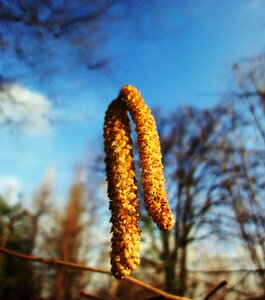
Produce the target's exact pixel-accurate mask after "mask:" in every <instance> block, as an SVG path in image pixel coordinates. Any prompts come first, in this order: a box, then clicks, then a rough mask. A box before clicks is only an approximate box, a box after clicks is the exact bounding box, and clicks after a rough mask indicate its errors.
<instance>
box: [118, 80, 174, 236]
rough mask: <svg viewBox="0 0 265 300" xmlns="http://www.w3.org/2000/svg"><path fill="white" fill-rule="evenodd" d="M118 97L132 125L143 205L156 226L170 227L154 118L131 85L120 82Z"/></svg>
mask: <svg viewBox="0 0 265 300" xmlns="http://www.w3.org/2000/svg"><path fill="white" fill-rule="evenodd" d="M120 97H121V98H122V100H123V101H124V102H125V104H126V107H127V109H128V111H129V112H130V114H131V117H132V119H133V121H134V123H135V125H136V132H137V135H138V147H139V156H140V167H141V169H142V184H143V191H144V200H145V204H146V208H147V210H148V212H149V214H150V215H151V216H152V218H153V221H154V222H155V223H156V224H157V225H158V227H159V228H160V229H166V230H170V229H171V228H172V227H173V225H174V217H173V215H172V213H171V210H170V207H169V205H168V201H167V193H166V190H165V179H164V176H163V165H162V156H161V151H160V142H159V137H158V132H157V129H156V124H155V119H154V117H153V115H152V113H151V110H150V109H149V107H148V106H147V105H146V104H145V102H144V100H143V98H142V96H141V94H140V93H139V92H138V90H137V89H136V88H135V87H133V86H131V85H126V86H124V87H123V88H122V89H121V92H120Z"/></svg>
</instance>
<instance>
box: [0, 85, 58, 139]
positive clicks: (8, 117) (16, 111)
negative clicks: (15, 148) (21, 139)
mask: <svg viewBox="0 0 265 300" xmlns="http://www.w3.org/2000/svg"><path fill="white" fill-rule="evenodd" d="M52 115H53V112H52V106H51V102H50V101H49V100H48V99H47V98H46V97H45V96H43V95H41V94H38V93H36V92H32V91H30V90H29V89H27V88H25V87H23V86H20V85H18V84H14V85H8V86H5V88H4V90H2V91H0V126H1V125H8V126H12V127H15V128H16V129H19V130H22V131H23V132H24V133H30V134H40V133H46V132H47V131H48V130H49V128H50V124H49V121H50V120H51V119H52Z"/></svg>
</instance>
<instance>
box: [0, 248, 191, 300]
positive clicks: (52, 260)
mask: <svg viewBox="0 0 265 300" xmlns="http://www.w3.org/2000/svg"><path fill="white" fill-rule="evenodd" d="M0 252H2V253H5V254H7V255H11V256H15V257H17V258H20V259H24V260H29V261H36V262H41V263H46V264H50V265H57V266H67V267H70V268H73V269H80V270H84V271H92V272H97V273H102V274H107V275H110V276H112V274H111V273H110V272H109V271H107V270H104V269H100V268H94V267H89V266H85V265H82V264H77V263H74V262H69V261H64V260H61V259H57V258H44V257H39V256H33V255H28V254H23V253H19V252H16V251H12V250H9V249H7V248H5V247H1V246H0ZM122 280H126V281H129V282H131V283H134V284H137V285H139V286H141V287H143V288H145V289H147V290H150V291H152V292H154V293H157V294H159V295H161V296H163V297H165V298H166V299H173V300H191V299H190V298H185V297H180V296H176V295H173V294H170V293H167V292H164V291H162V290H160V289H158V288H155V287H153V286H151V285H149V284H147V283H145V282H142V281H140V280H138V279H136V278H133V277H130V276H127V277H124V278H123V279H122Z"/></svg>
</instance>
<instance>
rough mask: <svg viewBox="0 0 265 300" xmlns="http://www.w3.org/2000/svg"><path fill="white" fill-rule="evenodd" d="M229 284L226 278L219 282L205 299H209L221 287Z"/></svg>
mask: <svg viewBox="0 0 265 300" xmlns="http://www.w3.org/2000/svg"><path fill="white" fill-rule="evenodd" d="M226 285H227V281H226V280H222V281H221V282H219V283H218V284H217V285H216V286H215V287H214V288H213V289H212V290H211V291H210V292H209V293H208V294H207V295H206V296H205V297H204V300H209V299H210V298H211V297H212V296H213V295H214V294H216V293H217V292H218V291H219V290H220V289H221V288H223V287H224V286H226Z"/></svg>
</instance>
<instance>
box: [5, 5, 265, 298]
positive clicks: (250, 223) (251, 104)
mask: <svg viewBox="0 0 265 300" xmlns="http://www.w3.org/2000/svg"><path fill="white" fill-rule="evenodd" d="M264 20H265V1H263V0H249V1H246V0H231V1H228V0H227V1H214V0H205V1H196V0H193V1H192V0H186V1H184V0H163V1H162V0H153V1H145V0H138V1H135V0H134V1H131V0H128V1H121V0H97V1H89V0H76V1H68V0H61V1H59V0H38V1H33V0H32V1H31V0H22V1H4V0H0V51H1V56H0V143H1V144H0V145H1V147H0V171H1V172H0V245H1V246H3V247H6V248H8V249H12V250H15V251H19V252H22V253H27V254H31V255H37V256H43V257H55V258H61V259H64V260H69V261H74V262H78V263H83V264H87V265H89V266H95V267H101V268H105V269H109V268H110V266H109V252H110V239H111V234H110V233H109V231H110V224H109V218H110V213H109V210H108V206H109V200H108V197H107V193H106V181H105V169H104V168H105V166H104V151H103V138H102V132H103V121H104V115H105V111H106V109H107V107H108V105H109V104H110V102H111V101H112V100H113V99H114V98H116V97H117V95H118V93H119V90H120V88H121V87H122V86H123V85H125V84H131V85H134V86H135V87H136V88H137V89H138V90H139V91H140V92H141V94H142V96H143V97H144V99H145V102H146V103H147V104H148V105H149V107H150V108H151V109H152V112H153V114H154V115H155V118H156V121H157V128H158V131H159V135H160V139H161V151H162V154H163V160H164V166H165V168H164V171H165V177H166V181H167V191H168V197H169V202H170V205H171V208H172V210H173V213H174V215H175V217H176V225H175V228H174V229H173V230H172V231H171V232H170V233H168V232H160V231H159V230H158V229H157V228H156V227H155V226H154V225H153V224H152V222H151V220H150V218H149V217H148V215H147V214H146V211H145V209H144V205H142V195H141V192H140V195H139V196H140V201H141V230H142V237H141V265H140V267H139V268H138V269H137V270H136V271H134V272H133V276H135V277H136V278H138V279H140V280H143V281H145V282H147V283H149V284H152V285H153V286H156V287H159V288H161V289H164V290H166V291H168V292H170V293H173V294H177V295H181V296H186V297H192V298H194V299H203V298H204V296H205V295H206V294H207V293H208V292H209V291H210V290H211V289H212V288H213V287H214V286H216V284H218V283H219V282H220V281H221V280H227V281H228V284H227V285H226V287H225V288H223V289H222V290H220V291H219V293H218V294H217V296H216V299H232V300H233V299H264V297H265V279H264V278H265V276H264V273H265V234H264V232H265V230H264V229H265V205H264V188H265V179H264V178H265V163H264V162H265V160H264V158H265V157H264V156H265V148H264V146H265V122H264V117H265V115H264V114H265V67H264V66H265V48H264V47H265V44H264V31H265V21H264ZM135 143H136V141H135ZM135 147H137V146H136V145H135ZM136 167H137V170H138V172H140V171H139V167H138V162H137V159H136ZM81 291H85V292H87V293H93V294H95V295H98V296H100V297H102V298H103V299H147V298H148V297H149V298H150V297H152V294H150V293H148V292H147V291H146V290H143V289H141V288H140V287H138V286H135V285H132V284H129V283H126V282H124V281H116V280H114V279H112V278H110V277H109V276H106V275H104V274H96V273H91V272H81V271H76V270H72V269H68V268H66V267H52V266H48V265H43V264H42V265H41V264H37V263H35V264H34V263H29V262H26V261H20V260H18V259H16V258H13V257H8V256H5V255H4V254H0V299H10V300H12V299H58V300H60V299H79V298H81V297H83V298H84V297H85V293H84V294H83V296H81V295H80V292H81Z"/></svg>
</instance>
